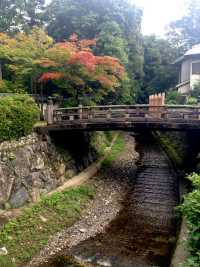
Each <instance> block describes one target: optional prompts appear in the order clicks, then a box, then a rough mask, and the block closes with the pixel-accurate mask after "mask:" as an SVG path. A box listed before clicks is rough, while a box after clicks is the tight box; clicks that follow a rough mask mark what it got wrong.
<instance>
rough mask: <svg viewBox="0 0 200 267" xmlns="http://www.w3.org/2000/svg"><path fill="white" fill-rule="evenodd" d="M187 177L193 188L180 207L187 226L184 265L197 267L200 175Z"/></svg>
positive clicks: (199, 227) (198, 263)
mask: <svg viewBox="0 0 200 267" xmlns="http://www.w3.org/2000/svg"><path fill="white" fill-rule="evenodd" d="M188 179H189V180H190V181H192V184H193V186H194V190H193V191H192V192H191V193H189V194H188V195H186V196H185V199H184V203H183V204H182V206H181V207H180V210H181V211H182V213H183V215H184V216H185V217H186V219H187V223H188V228H189V240H188V248H189V252H190V256H189V258H188V260H187V262H186V264H185V266H187V267H190V266H191V267H198V266H200V175H199V174H196V173H192V174H191V175H189V176H188Z"/></svg>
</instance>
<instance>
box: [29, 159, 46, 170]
mask: <svg viewBox="0 0 200 267" xmlns="http://www.w3.org/2000/svg"><path fill="white" fill-rule="evenodd" d="M44 166H45V164H44V160H43V159H42V158H41V157H38V158H37V160H36V162H34V165H32V168H31V169H32V170H35V171H40V170H42V169H44Z"/></svg>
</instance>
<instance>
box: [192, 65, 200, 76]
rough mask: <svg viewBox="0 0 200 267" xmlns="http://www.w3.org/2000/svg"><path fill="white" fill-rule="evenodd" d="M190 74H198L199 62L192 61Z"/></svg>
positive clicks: (199, 71)
mask: <svg viewBox="0 0 200 267" xmlns="http://www.w3.org/2000/svg"><path fill="white" fill-rule="evenodd" d="M192 74H194V75H196V74H197V75H198V74H200V62H195V63H192Z"/></svg>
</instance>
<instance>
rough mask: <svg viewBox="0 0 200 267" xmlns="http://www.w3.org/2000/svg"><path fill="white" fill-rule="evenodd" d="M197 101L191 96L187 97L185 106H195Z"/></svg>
mask: <svg viewBox="0 0 200 267" xmlns="http://www.w3.org/2000/svg"><path fill="white" fill-rule="evenodd" d="M197 103H198V101H197V98H195V97H193V96H188V98H187V103H186V104H187V105H197Z"/></svg>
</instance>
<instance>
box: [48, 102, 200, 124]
mask: <svg viewBox="0 0 200 267" xmlns="http://www.w3.org/2000/svg"><path fill="white" fill-rule="evenodd" d="M47 110H48V116H47V118H48V119H47V120H48V123H49V124H64V123H71V124H73V123H76V122H77V121H78V122H79V123H81V122H83V123H84V122H87V121H88V122H98V121H99V122H105V123H106V122H108V121H121V122H123V121H124V122H126V121H133V122H134V121H144V122H145V121H151V120H154V121H155V120H156V121H160V122H162V120H163V121H166V120H168V121H176V120H178V121H183V122H184V121H187V122H188V121H190V120H191V121H194V120H195V121H197V120H200V106H188V105H187V106H186V105H161V106H157V105H156V106H152V105H115V106H89V107H82V106H79V107H74V108H57V109H53V107H49V108H48V109H47Z"/></svg>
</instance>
